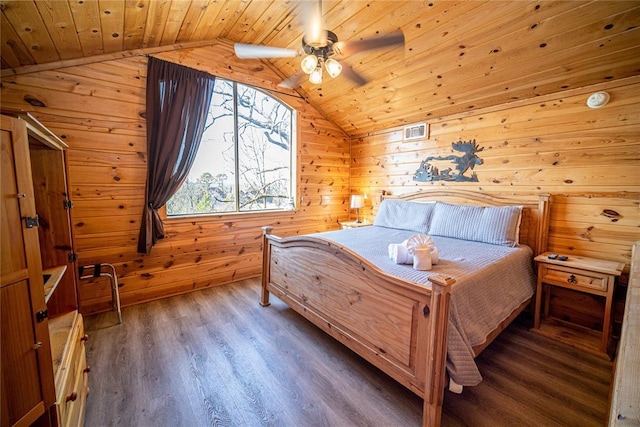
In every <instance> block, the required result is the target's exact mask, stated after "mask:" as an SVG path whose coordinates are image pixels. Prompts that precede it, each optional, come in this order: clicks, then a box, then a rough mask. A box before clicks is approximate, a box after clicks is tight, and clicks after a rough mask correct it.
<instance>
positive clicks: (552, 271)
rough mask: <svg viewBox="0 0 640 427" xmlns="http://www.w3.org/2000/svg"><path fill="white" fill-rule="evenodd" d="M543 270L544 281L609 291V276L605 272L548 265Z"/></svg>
mask: <svg viewBox="0 0 640 427" xmlns="http://www.w3.org/2000/svg"><path fill="white" fill-rule="evenodd" d="M542 270H543V273H542V281H543V282H548V283H552V284H556V285H560V286H567V287H573V288H583V289H585V290H597V291H603V292H606V291H607V284H608V276H607V275H604V274H599V273H594V272H588V271H583V270H577V269H572V268H562V267H558V268H556V267H555V266H546V265H545V266H543V269H542Z"/></svg>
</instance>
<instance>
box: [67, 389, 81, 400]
mask: <svg viewBox="0 0 640 427" xmlns="http://www.w3.org/2000/svg"><path fill="white" fill-rule="evenodd" d="M77 398H78V393H77V392H75V391H74V392H73V393H71V394H70V395H69V396H67V400H66V402H75V401H76V399H77Z"/></svg>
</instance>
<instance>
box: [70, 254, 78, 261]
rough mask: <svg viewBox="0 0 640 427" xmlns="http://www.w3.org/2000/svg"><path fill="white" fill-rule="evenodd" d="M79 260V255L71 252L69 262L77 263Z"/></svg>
mask: <svg viewBox="0 0 640 427" xmlns="http://www.w3.org/2000/svg"><path fill="white" fill-rule="evenodd" d="M77 260H78V254H77V253H75V252H69V262H76V261H77Z"/></svg>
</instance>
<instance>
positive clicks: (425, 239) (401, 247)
mask: <svg viewBox="0 0 640 427" xmlns="http://www.w3.org/2000/svg"><path fill="white" fill-rule="evenodd" d="M417 248H428V249H429V254H430V258H431V259H430V265H429V269H431V265H435V264H437V263H438V261H439V260H440V254H439V252H438V248H436V246H435V243H434V241H433V239H432V238H431V237H429V236H427V235H424V234H414V235H413V236H411V237H409V238H408V239H407V240H405V241H404V242H402V243H391V244H390V245H389V248H388V253H389V258H391V260H392V261H393V262H395V263H396V264H412V263H414V258H413V256H414V253H415V250H416V249H417ZM421 256H424V255H421ZM421 265H423V264H421Z"/></svg>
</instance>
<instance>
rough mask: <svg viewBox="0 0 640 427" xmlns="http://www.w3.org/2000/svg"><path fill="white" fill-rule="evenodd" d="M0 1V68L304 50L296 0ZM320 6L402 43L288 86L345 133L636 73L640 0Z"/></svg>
mask: <svg viewBox="0 0 640 427" xmlns="http://www.w3.org/2000/svg"><path fill="white" fill-rule="evenodd" d="M0 5H1V10H2V22H1V23H0V24H1V36H2V50H1V53H2V69H3V76H7V75H11V74H15V73H25V72H30V71H34V70H39V69H42V68H43V67H44V66H43V65H42V64H51V65H50V66H49V67H50V68H55V67H60V66H64V65H70V64H73V63H74V60H76V62H77V59H78V58H90V57H96V59H101V58H102V59H104V58H105V57H106V58H108V57H109V54H112V55H114V57H115V54H118V53H119V52H126V51H131V50H139V49H147V51H148V49H149V48H154V47H162V46H172V45H176V44H181V45H183V46H185V45H186V46H189V44H190V43H191V44H192V45H193V44H194V43H196V42H206V41H212V42H215V41H216V40H222V41H228V42H242V43H255V44H267V45H270V46H277V47H289V48H294V49H299V48H300V42H301V39H302V36H303V33H304V29H303V26H302V22H303V19H302V15H303V13H302V11H303V7H302V6H301V4H300V2H296V1H283V0H276V1H266V0H173V1H171V0H99V1H96V0H49V1H44V0H37V1H33V0H17V1H16V0H10V1H9V0H2V1H1V2H0ZM322 10H323V20H324V23H325V27H326V28H327V29H330V30H332V31H333V32H335V33H336V34H337V35H338V37H339V39H340V40H343V41H347V40H358V39H361V38H371V37H376V36H379V35H384V34H387V33H391V32H394V31H396V30H398V29H401V30H402V31H403V33H404V35H405V40H406V42H405V45H404V47H395V48H391V49H384V50H376V51H370V52H367V53H358V54H354V55H352V56H350V57H347V58H345V59H344V61H345V62H346V63H348V64H350V65H352V66H353V67H354V69H355V70H356V71H358V72H359V73H360V74H362V75H363V76H365V77H366V78H367V79H369V82H368V83H367V84H365V85H363V86H360V87H359V86H357V85H355V84H354V83H353V82H351V81H350V80H349V79H347V78H345V77H344V76H339V77H338V78H336V79H331V78H329V77H328V76H326V75H325V79H324V82H323V83H322V84H321V85H317V86H316V85H312V84H310V83H309V82H307V81H303V82H302V83H301V87H300V88H298V89H297V92H298V93H299V94H300V95H302V96H303V97H305V98H307V99H308V100H309V102H310V103H311V104H313V105H314V106H316V108H318V109H319V110H320V111H322V112H323V113H324V114H325V115H326V116H327V117H328V118H329V119H330V120H332V121H333V122H334V123H336V124H337V125H338V126H340V127H341V128H342V129H343V130H344V131H345V132H346V133H347V134H349V135H352V136H355V135H363V134H365V133H366V132H372V131H375V130H379V129H386V128H391V127H395V126H399V125H403V124H407V123H416V122H422V121H425V120H426V121H428V120H429V119H430V118H434V117H441V116H444V115H448V114H455V113H461V112H465V111H469V110H473V109H477V108H481V107H487V106H493V105H500V104H505V103H508V102H510V101H512V100H517V99H523V98H531V97H535V96H540V95H544V94H548V93H553V92H557V91H561V90H564V89H571V88H576V87H582V86H587V85H592V84H596V83H601V82H603V81H608V80H612V79H620V78H625V77H629V76H633V75H638V74H640V2H638V1H615V2H611V1H601V0H596V1H573V0H572V1H524V0H523V1H465V0H461V1H438V0H431V1H429V0H427V1H416V0H413V1H368V2H367V1H324V2H323V4H322ZM244 61H260V60H253V59H252V60H244ZM268 61H269V62H270V63H271V64H272V65H273V66H275V68H276V69H277V70H278V71H279V73H280V74H281V75H282V77H283V78H284V77H287V76H289V75H291V74H293V73H295V72H299V69H300V58H288V59H271V60H268ZM231 66H232V64H231Z"/></svg>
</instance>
